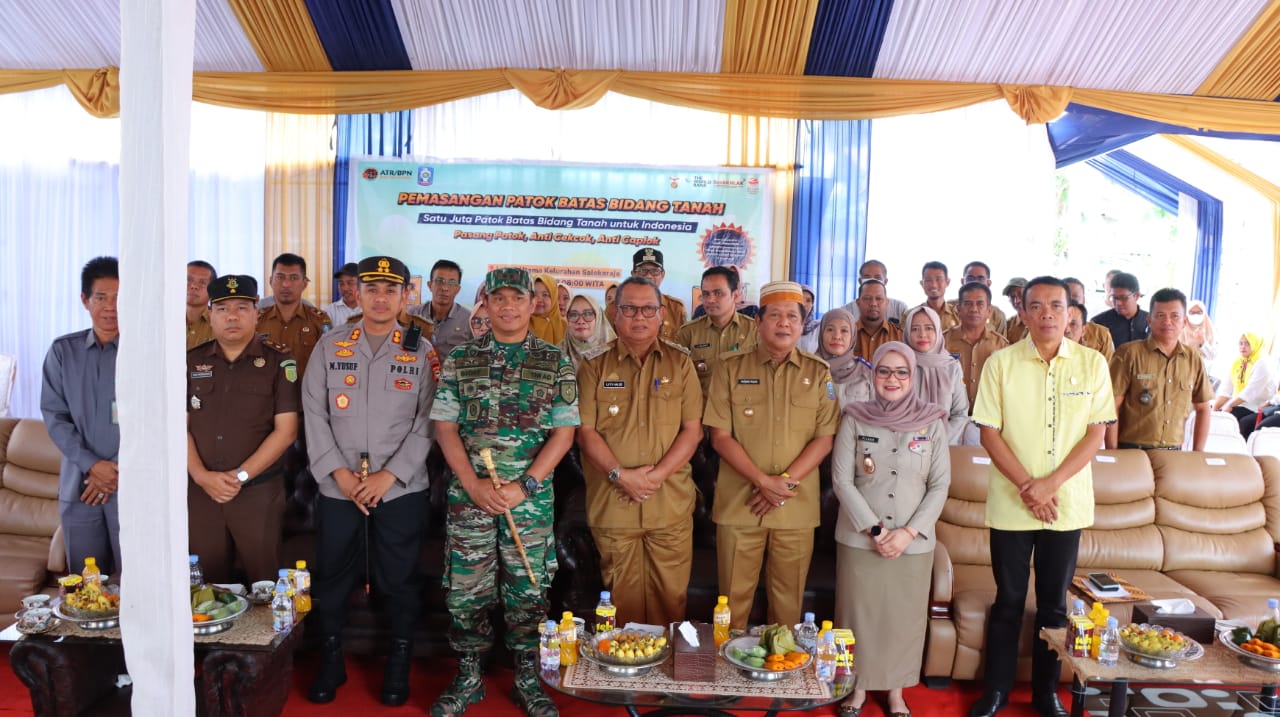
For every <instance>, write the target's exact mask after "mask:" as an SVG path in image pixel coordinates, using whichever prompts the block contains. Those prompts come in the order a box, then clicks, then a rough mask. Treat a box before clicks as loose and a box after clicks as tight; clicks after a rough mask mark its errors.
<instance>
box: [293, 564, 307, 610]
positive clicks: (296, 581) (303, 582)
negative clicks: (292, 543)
mask: <svg viewBox="0 0 1280 717" xmlns="http://www.w3.org/2000/svg"><path fill="white" fill-rule="evenodd" d="M294 566H295V567H294V570H293V609H294V611H295V612H297V613H298V614H299V615H306V614H307V613H309V612H311V571H310V570H307V561H305V560H299V561H297V562H295V563H294Z"/></svg>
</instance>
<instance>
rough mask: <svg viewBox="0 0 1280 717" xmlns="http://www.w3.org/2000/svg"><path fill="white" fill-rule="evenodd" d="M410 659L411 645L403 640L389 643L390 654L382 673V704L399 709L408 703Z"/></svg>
mask: <svg viewBox="0 0 1280 717" xmlns="http://www.w3.org/2000/svg"><path fill="white" fill-rule="evenodd" d="M412 657H413V644H412V643H410V642H409V641H408V640H405V639H403V638H396V639H394V640H392V641H391V652H390V654H388V655H387V666H386V669H385V670H384V671H383V673H382V695H381V696H380V697H381V699H382V704H384V705H386V706H388V707H399V706H400V705H402V704H404V703H405V702H408V701H409V664H410V660H411V658H412Z"/></svg>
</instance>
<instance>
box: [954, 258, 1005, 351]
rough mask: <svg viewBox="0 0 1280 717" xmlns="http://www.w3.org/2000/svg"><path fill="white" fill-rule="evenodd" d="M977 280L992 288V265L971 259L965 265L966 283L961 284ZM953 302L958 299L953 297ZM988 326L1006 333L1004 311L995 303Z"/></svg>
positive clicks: (1000, 332)
mask: <svg viewBox="0 0 1280 717" xmlns="http://www.w3.org/2000/svg"><path fill="white" fill-rule="evenodd" d="M975 281H976V282H978V283H980V284H982V285H984V286H986V287H987V288H988V289H990V288H991V267H989V266H987V265H986V264H984V263H982V262H980V261H971V262H969V263H968V264H965V265H964V283H963V284H961V286H964V285H965V284H972V283H974V282H975ZM951 303H953V304H954V303H957V300H956V299H952V300H951ZM987 326H989V327H991V330H992V331H994V332H996V333H997V334H1000V335H1001V336H1003V335H1004V326H1005V317H1004V312H1003V311H1001V310H1000V307H999V306H996V305H995V304H992V305H991V317H990V318H988V319H987Z"/></svg>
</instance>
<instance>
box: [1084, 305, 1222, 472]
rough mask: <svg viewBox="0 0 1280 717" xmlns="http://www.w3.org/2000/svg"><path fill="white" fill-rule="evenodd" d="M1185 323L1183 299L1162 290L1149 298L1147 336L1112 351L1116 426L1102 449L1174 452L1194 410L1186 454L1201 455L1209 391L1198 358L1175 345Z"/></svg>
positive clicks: (1210, 392)
mask: <svg viewBox="0 0 1280 717" xmlns="http://www.w3.org/2000/svg"><path fill="white" fill-rule="evenodd" d="M1186 320H1187V297H1186V295H1185V294H1183V293H1182V292H1181V291H1178V290H1177V289H1161V290H1160V291H1157V292H1156V293H1155V294H1153V295H1152V296H1151V318H1150V324H1151V335H1150V336H1148V337H1147V338H1146V339H1144V340H1142V341H1130V342H1128V343H1126V344H1121V345H1120V347H1119V348H1117V349H1116V355H1115V356H1114V357H1112V359H1111V385H1112V390H1113V391H1114V393H1115V396H1116V415H1117V419H1118V420H1117V423H1115V424H1112V425H1111V426H1109V427H1108V429H1107V438H1106V442H1107V448H1117V447H1118V448H1144V449H1150V448H1162V449H1171V450H1177V449H1179V448H1181V447H1182V435H1183V427H1184V426H1185V424H1186V421H1187V414H1188V413H1190V412H1191V410H1192V409H1194V410H1195V412H1196V422H1195V431H1194V434H1193V435H1194V438H1193V439H1192V444H1191V450H1193V451H1202V450H1204V444H1205V440H1206V439H1208V437H1209V419H1210V414H1211V412H1212V408H1211V406H1210V401H1212V400H1213V389H1212V388H1211V387H1210V386H1209V374H1208V372H1206V371H1205V368H1204V362H1203V361H1202V360H1201V359H1200V352H1199V351H1197V350H1196V349H1193V348H1190V347H1188V346H1185V345H1183V344H1182V343H1181V342H1180V341H1179V338H1180V337H1181V336H1182V327H1183V325H1184V324H1185V323H1186Z"/></svg>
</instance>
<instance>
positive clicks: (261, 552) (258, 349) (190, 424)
mask: <svg viewBox="0 0 1280 717" xmlns="http://www.w3.org/2000/svg"><path fill="white" fill-rule="evenodd" d="M257 301H258V282H257V281H255V280H254V279H253V277H251V276H236V275H227V276H220V277H218V278H217V279H215V280H214V281H213V282H212V283H211V284H209V306H210V308H209V323H210V326H211V327H212V329H213V341H209V342H206V343H204V344H201V345H200V346H197V347H195V348H193V349H191V350H190V351H188V352H187V473H188V484H187V521H188V523H187V525H188V541H187V542H188V545H189V546H190V549H191V552H192V553H195V554H197V555H199V556H200V561H201V565H202V567H203V569H204V576H205V578H206V579H207V580H209V581H210V582H222V583H226V582H235V581H236V580H235V576H233V575H232V573H231V571H232V568H233V566H234V565H235V557H236V555H237V554H238V555H239V556H240V561H241V562H242V563H243V564H244V568H245V573H247V575H248V577H249V580H250V581H257V580H270V579H271V577H272V576H273V575H275V574H276V571H277V570H278V569H279V567H280V523H281V519H282V517H283V515H284V501H285V495H284V471H283V469H282V466H281V463H282V461H281V458H282V456H283V455H284V452H285V449H286V448H288V447H289V444H291V443H293V439H294V437H295V436H296V435H297V432H298V410H299V394H298V384H297V380H298V367H297V364H296V362H295V361H294V359H293V357H292V356H290V355H289V352H288V351H287V350H286V349H284V347H283V346H280V345H279V344H277V343H275V342H273V341H271V340H270V339H260V338H258V336H257V335H256V334H255V333H254V323H255V322H256V321H257V318H258V310H257ZM232 546H234V550H232Z"/></svg>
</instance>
